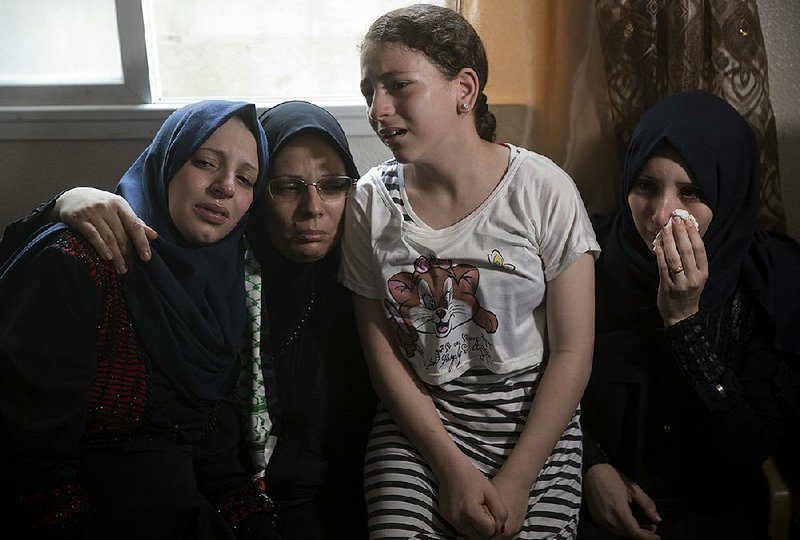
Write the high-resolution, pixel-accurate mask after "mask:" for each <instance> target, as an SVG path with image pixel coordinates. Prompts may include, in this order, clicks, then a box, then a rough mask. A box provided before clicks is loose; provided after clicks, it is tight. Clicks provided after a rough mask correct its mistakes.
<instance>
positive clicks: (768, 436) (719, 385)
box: [665, 316, 796, 467]
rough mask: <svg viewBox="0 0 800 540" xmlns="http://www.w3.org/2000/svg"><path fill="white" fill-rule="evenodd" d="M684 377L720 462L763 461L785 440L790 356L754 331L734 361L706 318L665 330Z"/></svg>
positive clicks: (723, 464) (752, 463) (711, 445)
mask: <svg viewBox="0 0 800 540" xmlns="http://www.w3.org/2000/svg"><path fill="white" fill-rule="evenodd" d="M665 336H666V338H667V340H668V343H669V345H670V348H671V352H672V357H673V359H674V360H675V362H676V364H677V366H678V369H679V371H680V372H681V374H682V376H683V380H684V381H685V382H686V383H687V384H688V385H689V386H690V387H691V390H692V391H693V393H694V394H695V395H696V396H697V398H698V400H697V402H698V403H699V407H700V410H698V411H697V412H698V416H697V421H698V422H700V423H702V424H704V427H705V429H703V430H701V431H702V432H704V433H706V434H707V440H705V441H702V442H703V443H704V444H706V445H708V446H710V447H712V448H713V449H714V450H715V455H717V456H718V458H719V459H720V465H722V466H726V465H730V466H737V465H738V466H742V465H749V466H754V467H757V466H760V465H761V464H762V463H763V462H764V460H765V459H766V458H767V457H768V456H769V455H771V454H772V453H773V452H775V450H776V449H777V447H778V444H779V441H780V440H781V439H782V437H783V434H784V430H785V427H786V426H785V423H786V419H787V415H788V412H789V407H790V403H788V402H787V396H788V395H790V394H791V392H792V390H791V388H792V386H794V385H796V381H795V380H793V376H792V374H791V373H790V371H789V370H788V368H787V362H786V360H787V359H786V358H785V357H784V356H783V355H782V354H781V353H779V352H777V351H775V350H773V349H772V348H771V347H769V346H767V344H765V343H764V341H763V340H762V339H761V338H760V337H759V336H758V334H754V335H753V336H752V337H751V338H750V340H749V341H748V343H747V346H746V347H745V348H744V350H743V351H742V353H741V355H740V357H739V358H738V359H737V360H736V362H734V363H733V364H732V365H727V364H723V363H722V362H721V361H720V359H719V358H718V355H717V352H716V351H715V350H714V348H713V347H712V345H711V343H710V342H709V340H708V338H707V333H706V329H705V327H704V324H703V322H702V319H701V318H700V317H697V316H692V317H689V318H687V319H685V320H683V321H681V322H679V323H677V324H675V325H672V326H671V327H669V328H667V329H665Z"/></svg>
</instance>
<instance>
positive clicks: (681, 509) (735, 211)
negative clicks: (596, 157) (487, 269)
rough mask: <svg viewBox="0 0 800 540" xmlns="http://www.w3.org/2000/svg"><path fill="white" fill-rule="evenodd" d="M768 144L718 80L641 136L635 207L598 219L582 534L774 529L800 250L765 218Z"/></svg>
mask: <svg viewBox="0 0 800 540" xmlns="http://www.w3.org/2000/svg"><path fill="white" fill-rule="evenodd" d="M758 155H759V154H758V147H757V145H756V142H755V138H754V136H753V134H752V132H751V130H750V128H749V126H748V125H747V123H746V122H745V121H744V119H743V118H742V117H741V116H740V115H739V114H738V113H737V112H736V111H735V110H734V109H733V108H732V107H731V106H730V105H728V104H727V103H726V102H725V101H723V100H722V99H720V98H718V97H716V96H714V95H712V94H710V93H707V92H702V91H696V92H686V93H682V94H677V95H674V96H671V97H668V98H666V99H664V100H663V101H661V102H660V103H658V104H657V105H656V106H654V107H653V108H652V109H651V110H650V111H648V112H647V113H646V114H645V115H644V117H643V118H642V120H641V122H640V123H639V125H638V126H637V128H636V131H635V132H634V135H633V137H632V140H631V145H630V148H629V150H628V155H627V159H626V164H625V169H624V173H623V186H622V193H623V201H622V211H621V212H620V213H619V214H618V215H617V216H615V217H614V219H613V220H611V221H610V222H608V223H607V224H605V225H604V224H602V223H595V226H596V229H597V233H598V240H600V242H601V245H602V247H603V252H602V255H601V257H600V259H599V260H598V262H597V317H596V320H597V336H596V343H595V355H594V370H593V373H592V378H591V382H590V384H589V386H588V388H587V391H586V394H585V396H584V399H583V401H582V405H583V411H584V429H585V432H586V448H585V457H584V471H585V477H584V503H585V505H584V506H585V507H586V508H588V510H589V514H590V516H587V517H586V519H582V521H581V524H580V532H579V538H618V537H625V538H643V539H647V538H681V539H689V538H703V539H711V538H726V539H731V538H742V539H744V538H748V539H754V538H767V525H766V515H767V500H766V493H765V492H764V488H763V484H764V480H763V473H762V471H761V465H762V463H763V462H764V460H765V459H767V457H769V456H770V455H775V456H776V457H780V454H781V451H785V446H786V444H785V443H786V439H787V437H788V436H789V435H792V434H791V433H790V430H789V428H788V426H792V425H794V424H792V423H790V422H791V421H790V420H789V419H790V418H791V417H792V415H794V414H796V410H797V400H796V397H795V396H796V389H797V369H798V365H799V363H798V361H797V360H798V355H800V337H799V336H798V332H797V330H798V321H800V294H799V293H800V287H798V281H797V279H796V276H797V275H798V272H800V247H799V246H798V245H797V243H796V242H794V241H792V240H791V239H789V238H786V237H781V236H777V235H772V234H766V233H763V232H760V231H758V230H757V229H756V212H757V209H758V202H759V172H758V171H759V160H758ZM792 430H796V425H795V427H793V428H792ZM795 435H796V434H795Z"/></svg>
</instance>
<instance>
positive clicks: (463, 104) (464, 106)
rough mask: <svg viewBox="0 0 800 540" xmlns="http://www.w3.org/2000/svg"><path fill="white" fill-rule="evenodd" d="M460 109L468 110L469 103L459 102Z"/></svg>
mask: <svg viewBox="0 0 800 540" xmlns="http://www.w3.org/2000/svg"><path fill="white" fill-rule="evenodd" d="M461 110H462V111H468V110H469V105H467V104H466V103H462V104H461Z"/></svg>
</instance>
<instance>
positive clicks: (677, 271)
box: [669, 266, 683, 274]
mask: <svg viewBox="0 0 800 540" xmlns="http://www.w3.org/2000/svg"><path fill="white" fill-rule="evenodd" d="M669 272H670V274H680V273H681V272H683V266H679V267H677V268H670V269H669Z"/></svg>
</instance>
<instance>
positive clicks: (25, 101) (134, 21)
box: [0, 0, 152, 107]
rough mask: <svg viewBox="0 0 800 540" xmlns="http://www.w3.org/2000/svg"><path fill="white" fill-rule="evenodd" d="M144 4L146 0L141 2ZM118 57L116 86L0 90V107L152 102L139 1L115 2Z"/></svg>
mask: <svg viewBox="0 0 800 540" xmlns="http://www.w3.org/2000/svg"><path fill="white" fill-rule="evenodd" d="M144 1H146V0H144ZM114 4H115V7H116V12H117V32H118V34H119V41H120V54H121V56H122V76H123V82H122V83H120V84H113V83H109V84H75V85H67V84H65V85H9V86H0V106H2V107H35V106H42V105H44V104H46V105H47V106H59V105H61V106H78V107H80V106H86V105H141V104H149V103H151V101H152V99H151V98H152V92H151V81H150V73H149V63H148V58H147V36H146V32H145V25H144V6H143V0H115V1H114Z"/></svg>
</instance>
